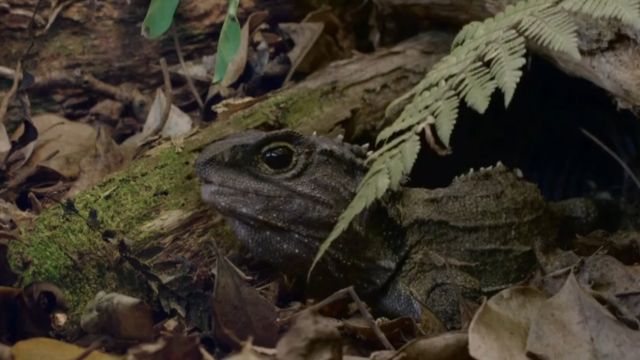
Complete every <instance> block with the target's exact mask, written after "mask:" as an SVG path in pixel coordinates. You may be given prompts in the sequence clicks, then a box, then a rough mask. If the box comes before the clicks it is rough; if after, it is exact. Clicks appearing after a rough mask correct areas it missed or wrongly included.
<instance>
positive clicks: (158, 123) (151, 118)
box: [125, 89, 193, 146]
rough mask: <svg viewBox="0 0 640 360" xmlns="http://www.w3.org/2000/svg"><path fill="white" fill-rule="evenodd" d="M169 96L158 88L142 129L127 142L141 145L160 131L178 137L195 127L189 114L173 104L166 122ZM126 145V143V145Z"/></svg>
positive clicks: (126, 142) (164, 134)
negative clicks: (165, 112)
mask: <svg viewBox="0 0 640 360" xmlns="http://www.w3.org/2000/svg"><path fill="white" fill-rule="evenodd" d="M166 103H167V98H166V97H165V95H164V92H162V90H160V89H157V90H156V96H155V98H154V99H153V103H152V104H151V107H150V108H149V113H148V114H147V119H146V120H145V123H144V127H143V128H142V131H141V132H140V133H138V134H136V135H134V136H132V137H130V138H128V139H127V140H126V141H125V144H135V145H141V144H143V143H144V142H145V141H147V139H149V138H150V137H151V136H153V135H156V134H158V133H160V134H161V135H162V136H165V137H171V138H176V137H180V136H184V135H186V134H187V133H188V132H189V131H191V128H192V127H193V121H192V120H191V117H189V115H187V114H185V113H184V112H183V111H182V110H180V108H178V107H177V106H175V105H171V110H170V111H169V117H168V118H167V119H166V122H163V120H165V119H164V118H163V114H164V109H165V104H166ZM125 146H126V145H125Z"/></svg>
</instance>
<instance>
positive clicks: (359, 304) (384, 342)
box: [281, 286, 395, 350]
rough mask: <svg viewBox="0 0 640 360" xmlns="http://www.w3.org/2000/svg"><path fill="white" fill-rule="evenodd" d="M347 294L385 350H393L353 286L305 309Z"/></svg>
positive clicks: (326, 303)
mask: <svg viewBox="0 0 640 360" xmlns="http://www.w3.org/2000/svg"><path fill="white" fill-rule="evenodd" d="M347 295H348V296H349V297H351V299H352V300H353V302H354V303H355V304H356V306H357V307H358V311H360V314H361V315H362V316H364V318H365V320H366V321H367V322H368V323H369V326H370V327H371V329H372V330H373V332H374V333H375V334H376V336H377V337H378V340H380V342H381V343H382V345H384V347H385V348H386V349H387V350H395V348H394V347H393V345H391V343H390V342H389V340H388V339H387V337H386V336H385V334H384V333H383V332H382V330H381V329H380V326H378V323H376V321H375V319H374V318H373V316H372V315H371V313H370V312H369V310H367V306H366V305H365V304H364V302H362V300H360V297H359V296H358V294H357V293H356V291H355V290H354V289H353V286H349V287H348V288H344V289H341V290H338V291H336V292H335V293H333V294H331V295H330V296H329V297H326V298H325V299H323V300H322V301H320V302H318V303H316V304H313V305H312V306H310V307H309V308H307V309H306V310H305V311H312V312H317V311H318V310H320V309H322V308H323V307H325V306H327V305H329V304H331V303H333V302H335V301H337V300H340V299H343V298H345V297H347ZM299 314H300V313H296V314H293V315H291V316H289V317H287V318H285V319H283V320H282V321H281V323H288V322H290V321H292V320H293V319H295V318H296V317H297V316H298V315H299Z"/></svg>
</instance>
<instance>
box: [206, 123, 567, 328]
mask: <svg viewBox="0 0 640 360" xmlns="http://www.w3.org/2000/svg"><path fill="white" fill-rule="evenodd" d="M364 155H365V150H364V149H363V148H361V147H359V146H356V145H350V144H347V143H345V142H342V141H340V140H339V139H329V138H325V137H320V136H303V135H301V134H299V133H297V132H294V131H291V130H281V131H274V132H260V131H247V132H242V133H239V134H236V135H233V136H231V137H228V138H226V139H223V140H220V141H217V142H215V143H213V144H211V145H209V147H207V148H206V149H205V150H204V151H203V152H202V153H201V154H200V156H199V158H198V160H197V162H196V172H197V174H198V176H199V177H200V178H201V179H202V182H203V185H202V198H203V199H204V201H206V202H207V203H210V204H212V205H213V206H214V207H215V208H216V209H217V210H218V211H219V212H220V213H222V214H223V215H224V216H225V217H226V218H227V220H228V221H229V223H230V225H231V227H232V228H233V230H234V231H235V233H236V235H237V237H238V238H239V240H240V241H241V242H242V243H243V244H244V245H245V246H246V248H247V249H248V251H250V252H251V253H252V254H253V255H254V256H255V257H256V258H259V259H262V260H265V261H267V262H269V263H271V264H273V265H274V266H275V267H277V268H278V269H280V270H281V271H283V272H285V273H287V274H289V275H291V276H295V277H299V278H303V277H304V276H305V275H306V273H307V270H308V269H309V266H310V264H311V261H312V259H313V257H314V255H315V254H316V251H317V250H318V246H319V244H320V243H321V242H322V241H323V240H324V239H325V238H326V237H327V235H328V233H329V232H330V231H331V229H332V227H333V225H334V224H335V222H336V221H337V219H338V216H339V215H340V214H341V213H342V211H343V210H344V209H345V207H346V206H347V205H348V203H349V202H350V201H351V199H352V198H353V196H354V195H355V191H356V188H357V186H358V183H359V181H360V180H361V179H362V177H363V175H364V174H365V172H366V170H367V167H366V166H365V163H364ZM555 219H556V217H555V216H553V214H552V213H551V211H550V210H549V206H547V204H546V203H545V201H544V200H543V198H542V196H541V195H540V192H539V190H538V188H537V187H536V186H535V185H534V184H532V183H529V182H526V181H524V180H523V179H521V176H519V174H517V173H515V172H512V171H510V170H508V169H507V168H505V167H504V166H502V165H497V166H495V167H492V168H489V169H481V170H479V171H477V172H473V173H470V174H467V175H464V176H460V177H458V178H456V179H455V180H454V181H453V182H452V184H451V185H450V186H448V187H446V188H442V189H435V190H428V189H421V188H403V189H402V190H401V191H399V192H397V193H396V194H392V195H391V196H388V197H386V198H385V199H384V200H383V201H380V202H379V203H377V204H376V205H374V206H372V207H370V208H369V209H368V210H366V211H365V212H364V213H362V214H361V215H360V216H359V217H358V218H357V219H356V221H355V222H354V223H353V224H352V226H351V227H350V229H349V230H348V231H346V232H345V233H344V234H343V235H342V236H341V237H340V238H339V239H338V240H337V241H336V242H335V243H334V244H333V245H332V246H331V247H330V249H329V251H328V252H327V253H326V254H325V255H324V257H323V258H322V259H321V261H320V263H319V265H318V266H317V268H316V269H315V270H314V272H313V273H312V277H311V280H310V282H309V284H308V286H307V288H308V291H309V293H310V294H311V296H322V295H327V294H328V293H329V292H332V291H335V290H337V289H340V288H342V287H346V286H349V285H353V286H354V287H355V289H356V291H357V292H358V293H359V294H361V295H362V296H364V297H365V298H367V299H368V300H369V301H371V302H372V303H373V304H374V307H376V308H377V309H378V310H379V311H381V312H383V313H386V314H388V315H408V316H412V317H414V318H417V317H419V316H420V314H421V311H422V305H426V306H427V307H428V308H430V310H431V311H433V312H434V313H435V314H436V315H438V316H439V317H440V318H441V319H442V320H444V322H445V324H447V325H448V326H449V327H453V326H456V325H458V324H459V315H458V314H459V309H458V307H457V304H458V300H459V299H460V298H461V295H462V296H463V297H467V298H472V299H475V298H477V297H478V296H479V295H480V294H481V293H482V292H483V291H491V290H495V289H498V288H500V287H503V286H506V285H509V284H513V283H515V282H518V281H521V280H523V279H524V278H525V277H526V276H527V275H528V274H530V272H531V270H532V269H533V268H534V267H535V266H536V252H537V251H539V250H540V249H541V248H542V247H544V246H545V244H547V243H548V242H550V241H553V240H554V238H555V236H556V234H557V229H558V227H557V222H556V220H555Z"/></svg>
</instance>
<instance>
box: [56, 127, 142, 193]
mask: <svg viewBox="0 0 640 360" xmlns="http://www.w3.org/2000/svg"><path fill="white" fill-rule="evenodd" d="M130 160H131V158H130V157H128V156H126V155H125V154H124V153H123V151H122V149H121V148H120V146H118V144H116V143H115V141H113V139H112V138H111V137H110V136H109V134H108V133H107V131H106V130H105V129H104V128H102V127H101V128H99V129H98V134H97V139H96V141H95V144H94V147H93V149H92V151H90V152H89V153H88V154H87V155H86V156H85V157H84V158H83V159H82V160H81V161H80V174H79V176H78V178H77V179H76V181H75V182H74V183H73V185H72V186H71V189H69V191H68V192H67V194H66V195H65V196H66V197H73V196H74V195H75V194H77V193H79V192H81V191H83V190H86V189H88V188H90V187H92V186H93V185H95V184H97V183H99V182H100V181H101V180H102V179H104V178H105V177H106V176H107V175H109V174H111V173H113V172H115V171H117V170H119V169H121V168H122V167H124V165H126V164H127V163H128V162H129V161H130Z"/></svg>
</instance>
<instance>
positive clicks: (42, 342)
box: [11, 338, 120, 360]
mask: <svg viewBox="0 0 640 360" xmlns="http://www.w3.org/2000/svg"><path fill="white" fill-rule="evenodd" d="M11 352H12V353H13V359H14V360H34V359H46V360H69V359H76V358H78V357H79V356H80V355H81V354H82V353H84V352H85V349H84V348H81V347H79V346H76V345H71V344H67V343H64V342H62V341H58V340H53V339H47V338H33V339H29V340H24V341H20V342H17V343H16V344H15V345H13V347H12V348H11ZM84 359H86V360H117V359H120V357H119V356H114V355H109V354H105V353H102V352H99V351H93V352H92V353H91V354H90V355H89V356H87V357H85V358H84Z"/></svg>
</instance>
